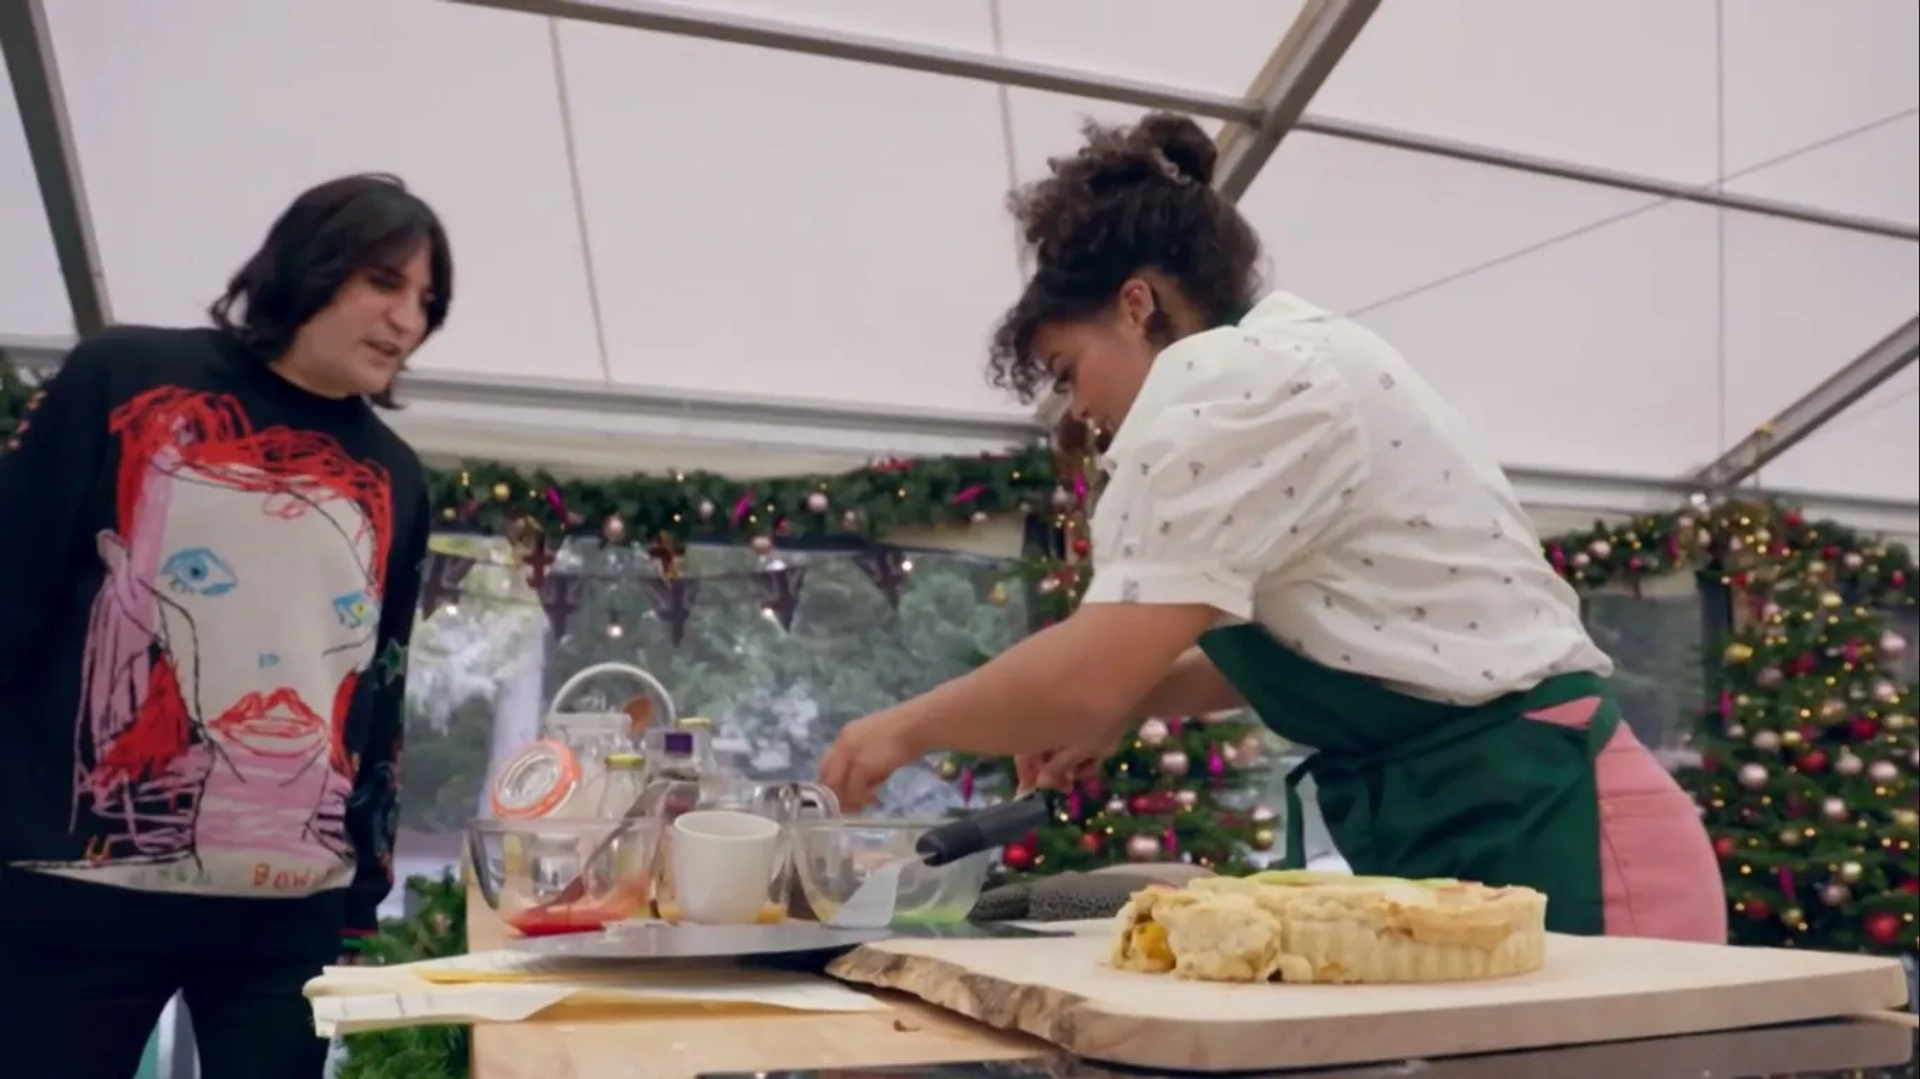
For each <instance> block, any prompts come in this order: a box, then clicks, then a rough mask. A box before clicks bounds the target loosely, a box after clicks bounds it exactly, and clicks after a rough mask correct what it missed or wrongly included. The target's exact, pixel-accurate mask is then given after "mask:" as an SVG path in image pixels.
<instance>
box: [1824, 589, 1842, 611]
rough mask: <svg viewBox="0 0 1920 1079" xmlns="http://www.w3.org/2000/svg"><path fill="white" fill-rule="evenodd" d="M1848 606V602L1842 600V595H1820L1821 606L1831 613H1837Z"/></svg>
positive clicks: (1832, 593)
mask: <svg viewBox="0 0 1920 1079" xmlns="http://www.w3.org/2000/svg"><path fill="white" fill-rule="evenodd" d="M1846 605H1847V601H1846V600H1844V599H1841V598H1840V593H1838V592H1822V593H1820V606H1821V607H1823V608H1825V609H1827V610H1829V611H1837V610H1839V609H1840V608H1842V607H1844V606H1846Z"/></svg>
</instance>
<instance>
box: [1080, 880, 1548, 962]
mask: <svg viewBox="0 0 1920 1079" xmlns="http://www.w3.org/2000/svg"><path fill="white" fill-rule="evenodd" d="M1546 915H1547V897H1546V896H1545V895H1543V894H1541V893H1540V892H1537V891H1535V890H1533V889H1532V888H1522V887H1508V888H1495V887H1490V886H1488V885H1484V884H1475V883H1472V882H1467V881H1455V880H1419V881H1416V880H1402V879H1399V878H1394V877H1353V876H1346V875H1342V874H1331V873H1312V872H1300V871H1291V872H1268V873H1256V874H1254V875H1253V876H1250V877H1241V878H1234V877H1207V878H1202V879H1199V880H1195V881H1192V882H1190V883H1189V884H1188V885H1187V886H1186V887H1185V888H1178V889H1176V888H1172V887H1167V886H1162V885H1156V886H1153V887H1149V888H1147V889H1145V890H1143V891H1140V892H1137V893H1135V894H1134V896H1133V898H1132V899H1130V900H1128V902H1127V904H1126V906H1125V907H1123V908H1122V909H1121V911H1120V913H1119V915H1118V916H1117V917H1116V919H1115V926H1114V936H1113V942H1112V947H1111V949H1110V956H1109V961H1110V962H1111V963H1112V965H1113V966H1115V967H1118V968H1120V969H1121V970H1132V971H1140V972H1143V973H1151V974H1169V973H1170V974H1173V975H1174V976H1175V977H1180V978H1193V979H1197V980H1202V981H1224V982H1264V981H1284V982H1322V983H1341V984H1367V983H1371V984H1391V983H1408V982H1455V981H1471V980H1476V979H1485V978H1502V977H1511V976H1513V975H1518V974H1526V973H1529V972H1532V971H1535V970H1538V969H1540V968H1541V967H1542V966H1544V965H1545V963H1546V944H1547V940H1546V938H1547V931H1546Z"/></svg>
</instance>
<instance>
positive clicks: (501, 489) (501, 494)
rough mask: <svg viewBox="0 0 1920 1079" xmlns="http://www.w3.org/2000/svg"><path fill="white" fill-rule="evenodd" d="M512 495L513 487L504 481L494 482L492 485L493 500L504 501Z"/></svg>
mask: <svg viewBox="0 0 1920 1079" xmlns="http://www.w3.org/2000/svg"><path fill="white" fill-rule="evenodd" d="M512 497H513V488H511V487H509V486H507V485H506V484H504V483H496V484H494V485H493V500H494V501H495V502H505V501H506V500H507V499H509V498H512Z"/></svg>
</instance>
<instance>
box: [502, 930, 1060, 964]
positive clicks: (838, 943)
mask: <svg viewBox="0 0 1920 1079" xmlns="http://www.w3.org/2000/svg"><path fill="white" fill-rule="evenodd" d="M1064 935H1068V934H1066V933H1052V932H1048V931H1045V930H1037V929H1029V928H1025V927H1023V926H1017V925H1011V924H1008V923H1005V922H989V923H973V922H961V923H958V924H954V925H900V926H894V927H892V928H888V929H836V928H833V927H832V926H826V925H821V924H819V923H817V922H801V921H788V922H781V923H780V924H778V925H669V924H667V923H666V922H627V923H624V924H621V925H616V926H612V927H610V928H608V929H607V930H606V931H605V932H601V933H591V934H589V933H577V934H571V935H567V936H555V937H532V938H528V939H524V940H516V941H514V942H513V943H512V945H511V947H512V948H514V949H515V950H517V951H523V952H530V953H532V954H535V955H547V956H555V957H560V958H566V959H608V960H635V959H750V958H754V957H757V956H776V955H794V954H797V953H809V952H840V951H846V950H848V949H850V948H854V947H857V946H859V945H861V944H868V943H871V942H873V941H876V940H888V939H893V938H899V937H915V938H927V937H933V938H940V939H963V940H973V939H978V940H999V939H1006V938H1009V937H1015V938H1017V937H1047V936H1064Z"/></svg>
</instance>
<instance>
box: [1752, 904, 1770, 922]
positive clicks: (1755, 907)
mask: <svg viewBox="0 0 1920 1079" xmlns="http://www.w3.org/2000/svg"><path fill="white" fill-rule="evenodd" d="M1747 917H1749V918H1752V919H1753V920H1754V921H1756V922H1764V921H1766V920H1767V919H1768V918H1771V917H1773V904H1772V903H1769V902H1767V901H1766V900H1764V899H1749V900H1747Z"/></svg>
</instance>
